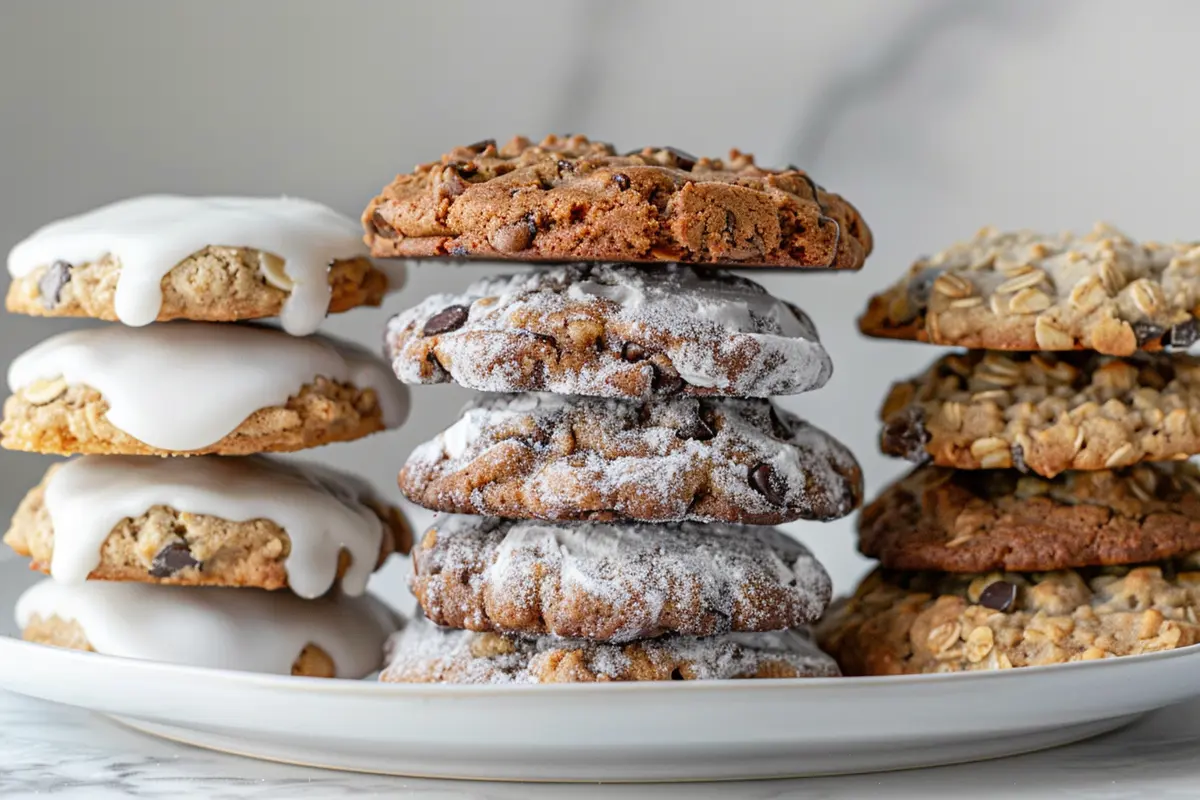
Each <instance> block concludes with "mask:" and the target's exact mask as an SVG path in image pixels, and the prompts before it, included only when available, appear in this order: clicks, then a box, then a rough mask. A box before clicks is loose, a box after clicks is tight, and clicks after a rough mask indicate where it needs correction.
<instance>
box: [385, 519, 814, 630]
mask: <svg viewBox="0 0 1200 800" xmlns="http://www.w3.org/2000/svg"><path fill="white" fill-rule="evenodd" d="M409 585H410V587H411V588H412V591H413V594H415V595H416V596H417V600H418V601H419V602H420V604H421V607H422V608H423V609H424V610H425V614H426V616H427V617H429V618H430V619H431V620H433V621H434V622H436V623H437V624H439V625H447V626H450V627H454V628H466V629H468V630H473V631H497V632H501V633H512V634H521V635H526V636H528V635H542V634H552V635H554V636H566V637H579V638H586V639H592V640H594V641H609V642H629V641H632V640H635V639H644V638H652V637H656V636H661V635H663V634H666V633H679V634H686V635H690V636H711V635H714V634H718V633H728V632H730V631H774V630H783V629H785V628H792V627H796V626H799V625H804V624H807V623H809V622H812V621H813V620H815V619H816V618H817V617H819V616H820V615H821V612H822V611H823V610H824V609H825V606H826V604H828V602H829V595H830V588H831V585H830V582H829V576H828V575H827V574H826V573H825V570H824V569H823V568H822V567H821V565H820V564H819V563H818V562H817V560H816V559H815V558H814V557H813V556H812V554H811V553H809V552H808V551H807V550H806V549H805V548H804V547H803V546H801V545H800V544H798V543H797V542H796V541H795V540H793V539H791V538H789V537H787V536H785V535H783V534H782V533H780V532H779V531H778V530H776V529H774V528H746V527H741V526H736V525H724V524H712V525H696V524H691V523H684V524H681V525H643V524H637V523H620V524H618V523H594V522H587V523H547V522H520V521H512V520H499V519H495V518H490V517H466V516H450V517H444V518H441V519H440V520H439V521H438V522H437V523H436V524H434V526H433V527H432V528H430V529H429V530H428V531H427V532H426V533H425V535H424V536H423V537H422V538H421V541H420V542H419V543H418V544H417V546H416V547H415V548H414V550H413V574H412V577H411V579H410V582H409Z"/></svg>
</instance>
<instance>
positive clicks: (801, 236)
mask: <svg viewBox="0 0 1200 800" xmlns="http://www.w3.org/2000/svg"><path fill="white" fill-rule="evenodd" d="M363 227H364V228H365V229H366V242H367V244H368V245H370V247H371V252H372V253H373V254H374V255H376V256H381V257H391V256H402V257H421V256H452V257H456V258H487V259H498V258H511V259H517V260H520V261H578V260H588V261H625V262H656V261H674V262H698V263H710V264H737V265H739V266H765V267H823V268H832V269H858V268H860V267H861V266H862V264H863V260H864V259H865V258H866V257H867V255H868V254H869V253H870V252H871V245H872V242H871V231H870V230H869V229H868V228H867V225H866V223H865V222H864V221H863V219H862V217H860V216H859V214H858V211H857V210H856V209H855V208H854V207H853V206H852V205H850V204H849V203H848V202H846V201H845V200H843V199H842V198H841V197H840V196H838V195H836V194H833V193H832V192H827V191H825V189H823V188H821V187H820V186H818V185H817V184H816V183H815V182H814V181H813V179H812V178H811V177H809V176H808V174H807V173H805V172H804V171H803V170H800V169H797V168H795V167H788V168H787V169H785V170H769V169H763V168H761V167H758V166H756V165H755V163H754V158H753V157H752V156H750V155H747V154H744V153H740V152H738V151H737V150H734V151H732V152H731V153H730V156H729V159H728V160H727V161H721V160H719V159H709V158H696V157H693V156H690V155H688V154H686V153H683V152H682V151H679V150H676V149H674V148H670V147H666V148H659V147H647V148H644V149H641V150H634V151H632V152H629V153H626V154H624V155H620V154H618V153H617V152H616V150H615V149H614V148H613V147H612V145H609V144H605V143H602V142H590V141H588V139H587V138H585V137H583V136H569V137H565V138H560V137H557V136H549V137H547V138H546V139H544V140H543V141H542V142H541V144H537V145H535V144H533V143H532V142H531V141H529V140H528V139H524V138H516V139H513V140H512V141H510V142H509V143H508V144H506V145H504V146H503V147H497V146H496V143H495V142H494V141H491V140H488V141H483V142H478V143H477V144H474V145H468V146H466V147H458V148H456V149H454V150H452V151H450V152H449V153H447V154H446V155H444V156H442V159H441V161H439V162H433V163H429V164H422V165H419V166H418V167H417V168H416V169H415V170H414V171H413V172H412V173H411V174H408V175H399V176H397V178H396V179H395V180H394V181H393V182H392V183H391V184H390V185H389V186H387V187H386V188H385V189H384V190H383V193H382V194H381V195H379V196H378V197H376V198H375V199H374V200H372V201H371V203H370V205H368V206H367V209H366V211H365V212H363Z"/></svg>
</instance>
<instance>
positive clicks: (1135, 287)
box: [858, 225, 1200, 356]
mask: <svg viewBox="0 0 1200 800" xmlns="http://www.w3.org/2000/svg"><path fill="white" fill-rule="evenodd" d="M1197 308H1200V246H1197V245H1195V244H1183V243H1176V244H1156V243H1144V244H1142V243H1138V242H1135V241H1134V240H1132V239H1130V238H1128V237H1127V236H1124V235H1123V234H1121V233H1120V232H1119V231H1116V230H1114V229H1112V228H1110V227H1107V226H1105V225H1097V226H1096V227H1095V229H1094V230H1092V231H1091V232H1090V233H1088V234H1087V235H1085V236H1074V235H1072V234H1061V235H1058V236H1050V235H1043V234H1039V233H1034V232H1032V231H1018V232H1015V233H1002V232H1000V231H998V230H996V229H995V228H984V229H983V230H981V231H980V232H979V233H978V234H976V236H975V238H974V239H972V240H971V241H969V242H963V243H960V244H956V245H954V246H953V247H951V248H949V249H948V250H944V251H942V252H941V253H938V254H937V255H935V256H932V257H930V258H923V259H921V260H919V261H917V262H916V263H915V264H913V266H912V267H911V268H910V269H909V271H908V273H907V274H906V275H905V277H904V278H902V279H901V280H900V281H899V282H898V283H897V284H896V285H894V286H892V287H891V288H889V289H887V290H886V291H884V292H882V293H880V294H877V295H875V296H874V297H872V298H871V300H870V303H869V304H868V306H867V310H866V312H865V313H864V314H863V316H862V317H861V318H860V319H859V321H858V324H859V328H860V329H861V330H862V332H863V333H865V334H867V335H868V336H879V337H887V338H894V339H916V340H919V341H923V342H932V343H934V344H943V345H959V346H962V347H972V348H981V349H986V350H1027V351H1033V350H1043V351H1045V350H1073V349H1084V350H1095V351H1097V352H1100V353H1105V354H1107V355H1116V356H1128V355H1132V354H1133V353H1134V352H1135V351H1137V350H1139V349H1141V350H1147V351H1155V350H1161V349H1162V348H1164V347H1183V348H1186V347H1188V346H1189V345H1191V344H1192V343H1193V342H1195V341H1196V339H1197V337H1198V336H1200V325H1198V323H1197V317H1196V313H1197Z"/></svg>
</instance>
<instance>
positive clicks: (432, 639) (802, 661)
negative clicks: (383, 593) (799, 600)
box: [380, 620, 838, 683]
mask: <svg viewBox="0 0 1200 800" xmlns="http://www.w3.org/2000/svg"><path fill="white" fill-rule="evenodd" d="M387 651H388V652H387V658H388V666H387V667H386V668H385V669H384V670H383V673H382V674H381V675H380V680H382V681H387V682H391V683H599V682H607V681H668V680H671V681H677V680H686V681H692V680H719V679H726V678H807V677H836V676H837V675H838V668H837V665H836V664H835V663H834V661H833V659H832V658H830V657H829V656H827V655H826V654H825V653H823V652H821V651H820V650H819V649H817V646H816V645H815V644H813V642H812V639H811V638H810V637H809V634H808V632H807V631H805V630H803V629H796V630H789V631H778V632H774V633H725V634H719V635H717V636H707V637H703V638H696V637H692V636H668V637H664V638H661V639H646V640H644V641H640V642H631V643H629V644H625V645H621V644H610V643H605V642H592V641H588V640H586V639H561V638H558V637H554V636H542V637H536V638H519V637H508V636H502V635H500V634H497V633H476V632H474V631H461V630H451V629H448V628H438V627H437V626H435V625H432V624H430V623H428V622H425V621H423V620H419V621H415V622H413V623H410V624H409V625H408V626H407V627H406V628H405V629H404V630H402V631H401V632H399V633H397V634H394V635H393V636H392V638H391V639H390V640H389V641H388V647H387Z"/></svg>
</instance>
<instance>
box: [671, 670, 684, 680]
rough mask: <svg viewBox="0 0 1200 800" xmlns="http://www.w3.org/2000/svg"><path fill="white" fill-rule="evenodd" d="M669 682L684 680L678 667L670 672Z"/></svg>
mask: <svg viewBox="0 0 1200 800" xmlns="http://www.w3.org/2000/svg"><path fill="white" fill-rule="evenodd" d="M671 680H673V681H681V680H684V677H683V670H681V669H679V667H676V668H675V669H673V670H671Z"/></svg>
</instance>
